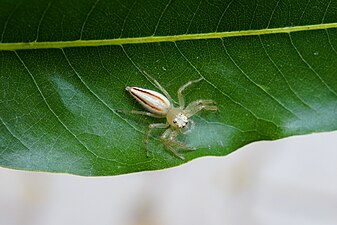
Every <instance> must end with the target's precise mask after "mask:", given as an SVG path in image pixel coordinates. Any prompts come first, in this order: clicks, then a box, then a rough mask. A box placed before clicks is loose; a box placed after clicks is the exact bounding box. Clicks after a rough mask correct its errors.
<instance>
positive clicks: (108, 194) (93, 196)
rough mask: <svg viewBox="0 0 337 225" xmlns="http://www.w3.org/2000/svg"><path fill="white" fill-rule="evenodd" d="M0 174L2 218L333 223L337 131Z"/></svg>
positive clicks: (88, 224)
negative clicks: (166, 159) (99, 172)
mask: <svg viewBox="0 0 337 225" xmlns="http://www.w3.org/2000/svg"><path fill="white" fill-rule="evenodd" d="M0 182H1V183H0V225H61V224H62V225H68V224H69V225H114V224H116V225H154V224H156V225H169V224H174V225H188V224H191V225H205V224H207V225H218V224H219V225H225V224H228V225H337V132H332V133H325V134H313V135H307V136H300V137H291V138H287V139H283V140H279V141H274V142H259V143H254V144H250V145H248V146H246V147H244V148H241V149H239V150H238V151H236V152H235V153H232V154H230V155H229V156H226V157H220V158H214V157H206V158H201V159H197V160H195V161H192V162H190V163H187V164H185V165H183V166H179V167H176V168H172V169H167V170H162V171H154V172H143V173H136V174H130V175H123V176H117V177H100V178H86V177H78V176H72V175H65V174H49V173H33V172H21V171H14V170H8V169H1V168H0Z"/></svg>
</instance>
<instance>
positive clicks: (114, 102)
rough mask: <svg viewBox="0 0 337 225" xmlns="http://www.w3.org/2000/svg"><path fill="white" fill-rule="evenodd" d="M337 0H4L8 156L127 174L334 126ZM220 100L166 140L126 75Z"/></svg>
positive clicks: (1, 57)
mask: <svg viewBox="0 0 337 225" xmlns="http://www.w3.org/2000/svg"><path fill="white" fill-rule="evenodd" d="M336 12H337V1H331V0H320V1H318V0H311V1H308V0H296V1H286V0H271V1H258V0H255V1H251V0H238V1H234V0H179V1H178V0H167V1H160V0H150V1H149V0H146V1H145V0H127V1H119V0H94V1H85V0H58V1H52V0H29V1H28V0H0V38H1V39H0V40H1V43H0V119H1V123H0V126H1V128H0V165H1V166H3V167H8V168H15V169H22V170H38V171H49V172H62V173H72V174H79V175H85V176H99V175H118V174H125V173H131V172H137V171H144V170H157V169H163V168H168V167H172V166H177V165H180V164H182V163H186V162H187V161H190V160H192V159H194V158H197V157H201V156H211V155H212V156H223V155H226V154H229V153H231V152H233V151H234V150H236V149H238V148H240V147H241V146H244V145H246V144H248V143H251V142H254V141H258V140H275V139H279V138H284V137H288V136H291V135H300V134H308V133H313V132H323V131H332V130H336V129H337V67H336V65H337V57H336V56H337V13H336ZM144 71H145V72H146V73H148V74H150V75H151V76H153V77H154V78H155V79H156V80H158V82H160V83H161V84H162V85H163V86H164V87H165V88H166V90H167V91H168V92H169V93H170V94H171V95H172V97H173V98H174V100H175V101H177V95H176V92H177V90H178V88H179V87H180V86H181V85H183V84H184V83H186V82H187V81H189V80H193V79H197V78H199V77H200V76H204V77H205V80H204V81H202V82H199V83H197V84H194V85H193V86H191V87H190V88H189V89H188V90H186V92H185V93H184V94H185V96H186V101H187V102H191V101H193V100H196V99H213V100H215V101H216V102H217V105H218V107H219V109H220V110H219V112H210V111H203V112H201V113H199V114H197V115H196V116H194V117H193V120H194V122H195V127H194V128H193V129H192V130H191V132H189V133H187V134H181V135H180V136H179V137H178V139H179V140H180V141H181V142H182V143H184V144H186V145H188V146H192V147H196V148H198V150H196V151H193V152H186V151H184V150H179V152H180V153H181V154H183V155H184V156H185V158H186V160H181V159H179V158H177V157H175V156H174V155H173V154H171V153H170V152H169V151H167V150H165V148H164V146H163V144H162V143H161V141H160V135H161V134H162V133H163V130H161V129H158V130H155V131H154V132H153V133H152V137H151V138H150V139H149V149H150V157H149V158H147V157H146V153H145V145H144V143H143V140H144V132H145V130H146V129H147V127H148V125H149V124H150V123H158V122H165V119H164V120H162V119H154V118H149V117H145V116H140V115H133V114H125V113H119V112H118V111H117V110H119V109H121V110H132V109H134V110H142V108H141V107H140V106H139V104H138V103H137V102H136V101H135V100H134V99H133V98H132V96H130V94H129V93H127V92H126V91H125V87H126V86H138V87H143V88H148V89H153V90H157V89H156V88H155V87H154V85H153V84H152V83H151V82H150V81H149V80H148V79H147V78H146V76H145V75H144Z"/></svg>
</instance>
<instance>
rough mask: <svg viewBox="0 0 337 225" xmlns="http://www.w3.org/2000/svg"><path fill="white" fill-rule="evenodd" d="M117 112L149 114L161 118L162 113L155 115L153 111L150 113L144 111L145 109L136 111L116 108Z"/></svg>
mask: <svg viewBox="0 0 337 225" xmlns="http://www.w3.org/2000/svg"><path fill="white" fill-rule="evenodd" d="M116 111H117V112H120V113H131V114H138V115H144V116H150V117H154V118H163V116H162V115H157V114H154V113H150V112H145V111H137V110H119V109H118V110H116Z"/></svg>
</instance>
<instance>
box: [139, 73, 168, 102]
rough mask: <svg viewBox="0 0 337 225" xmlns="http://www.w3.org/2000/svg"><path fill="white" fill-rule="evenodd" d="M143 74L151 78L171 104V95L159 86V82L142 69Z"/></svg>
mask: <svg viewBox="0 0 337 225" xmlns="http://www.w3.org/2000/svg"><path fill="white" fill-rule="evenodd" d="M143 72H144V74H145V75H146V77H147V78H149V79H150V80H152V81H153V82H154V84H155V86H156V87H157V88H158V89H159V90H160V91H161V92H163V94H164V95H165V96H166V98H167V99H168V100H169V101H170V103H171V105H173V100H172V97H171V95H170V94H169V93H168V92H167V91H166V89H165V88H164V87H163V86H161V84H160V83H159V82H158V81H157V80H156V79H154V78H153V77H151V76H150V75H149V74H148V73H146V72H145V71H143Z"/></svg>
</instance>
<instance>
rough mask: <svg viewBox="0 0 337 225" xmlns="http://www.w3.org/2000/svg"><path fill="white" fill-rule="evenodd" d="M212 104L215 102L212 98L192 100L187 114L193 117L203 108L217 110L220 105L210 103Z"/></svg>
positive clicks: (186, 109) (186, 110) (187, 108)
mask: <svg viewBox="0 0 337 225" xmlns="http://www.w3.org/2000/svg"><path fill="white" fill-rule="evenodd" d="M210 104H215V101H213V100H211V99H207V100H197V101H194V102H191V103H190V104H189V105H188V106H187V107H186V108H185V112H186V116H187V117H191V116H193V115H194V114H196V113H198V112H199V111H201V110H203V109H204V110H212V111H217V110H218V107H217V106H215V105H210Z"/></svg>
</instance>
